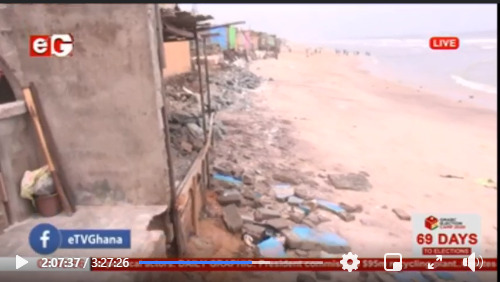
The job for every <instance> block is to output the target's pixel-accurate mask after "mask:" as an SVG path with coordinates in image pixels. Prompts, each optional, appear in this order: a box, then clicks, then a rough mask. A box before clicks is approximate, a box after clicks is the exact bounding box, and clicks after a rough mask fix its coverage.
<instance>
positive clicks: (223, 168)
mask: <svg viewBox="0 0 500 282" xmlns="http://www.w3.org/2000/svg"><path fill="white" fill-rule="evenodd" d="M213 170H214V172H216V173H220V174H224V175H231V171H232V170H233V166H232V164H231V163H229V162H223V163H220V164H216V165H214V166H213Z"/></svg>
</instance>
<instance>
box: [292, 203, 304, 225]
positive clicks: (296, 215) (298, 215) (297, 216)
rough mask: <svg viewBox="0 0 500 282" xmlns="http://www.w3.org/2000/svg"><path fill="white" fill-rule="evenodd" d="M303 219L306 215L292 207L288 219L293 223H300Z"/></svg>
mask: <svg viewBox="0 0 500 282" xmlns="http://www.w3.org/2000/svg"><path fill="white" fill-rule="evenodd" d="M305 217H306V213H305V212H304V211H303V210H302V209H300V208H298V207H293V208H292V210H291V211H290V214H289V215H288V218H289V219H290V220H291V221H293V222H295V223H301V222H302V220H303V219H304V218H305Z"/></svg>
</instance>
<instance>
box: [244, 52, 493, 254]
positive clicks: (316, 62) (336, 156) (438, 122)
mask: <svg viewBox="0 0 500 282" xmlns="http://www.w3.org/2000/svg"><path fill="white" fill-rule="evenodd" d="M357 64H358V62H357V61H356V60H355V59H354V58H346V57H343V56H336V55H335V54H333V53H328V52H326V53H323V54H320V55H315V56H311V57H306V56H305V53H303V52H299V51H295V52H293V53H283V54H282V56H281V57H280V59H279V60H278V61H276V60H271V59H270V60H262V61H257V62H255V63H253V65H252V70H254V71H255V72H256V73H257V74H258V75H262V76H264V77H270V78H272V79H273V81H271V82H269V83H268V85H267V89H266V90H265V91H263V92H262V93H259V94H256V96H255V97H254V99H255V101H256V102H257V105H259V106H260V107H262V108H263V109H266V108H267V109H268V110H264V111H263V112H265V113H266V116H267V117H268V118H269V120H272V118H275V119H276V118H278V119H281V120H286V121H289V122H290V123H291V127H292V131H291V132H292V136H293V137H294V139H295V140H296V142H295V147H294V148H293V150H289V154H290V156H289V157H290V158H293V159H297V160H299V161H298V162H296V163H295V164H294V165H295V166H296V167H297V168H299V169H301V170H309V171H311V170H312V171H315V172H317V173H327V174H328V173H337V172H340V173H346V172H357V171H360V170H362V171H366V172H368V173H369V174H370V181H371V183H372V184H373V186H374V188H373V189H372V190H371V191H370V192H354V191H339V190H335V189H334V188H333V187H331V186H328V185H326V184H325V185H322V188H321V187H320V191H318V193H320V194H322V195H321V196H324V197H326V198H328V199H331V200H332V201H335V202H340V201H343V202H347V203H351V204H361V205H362V206H363V207H364V212H363V213H362V214H361V215H358V218H357V219H356V221H355V222H349V223H346V222H343V221H342V220H340V219H339V218H333V219H332V228H333V229H335V230H336V231H337V232H338V233H340V234H341V235H342V236H344V237H346V238H347V239H348V241H349V242H350V243H351V246H352V247H353V250H354V251H355V252H356V253H357V254H359V255H360V256H363V257H372V256H373V257H381V256H383V254H384V253H386V252H389V251H394V252H400V253H403V254H406V255H411V252H412V251H411V250H412V226H411V223H410V222H409V221H401V220H399V219H398V218H397V217H396V216H395V215H394V214H393V213H392V212H391V210H392V209H393V208H399V209H403V210H405V211H406V212H408V213H410V214H412V213H418V212H422V213H477V214H480V215H481V218H482V231H481V232H482V249H483V256H490V257H492V256H496V251H497V247H496V244H497V239H496V238H497V226H496V222H497V218H496V215H497V210H496V209H497V203H496V197H497V190H496V189H491V188H485V187H482V186H481V185H479V184H478V183H477V181H476V180H477V179H478V178H493V179H494V180H495V181H496V179H495V178H496V172H497V161H496V158H497V145H496V134H497V132H496V130H497V128H496V122H497V121H496V113H495V112H492V111H488V110H483V109H480V108H476V106H474V105H472V104H467V103H466V102H463V103H461V104H458V103H456V101H448V100H445V99H444V98H441V97H437V96H435V95H432V94H430V93H425V92H423V91H422V90H418V89H412V88H409V87H405V86H403V85H398V84H396V83H392V82H388V81H384V80H381V79H378V78H374V77H372V76H370V75H369V74H368V73H366V72H363V71H360V70H359V69H358V68H357ZM283 161H286V160H283ZM445 174H451V175H456V176H461V177H463V178H464V179H448V178H442V177H440V175H445Z"/></svg>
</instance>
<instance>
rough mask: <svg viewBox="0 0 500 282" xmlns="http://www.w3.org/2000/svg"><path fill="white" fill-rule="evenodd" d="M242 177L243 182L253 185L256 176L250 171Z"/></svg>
mask: <svg viewBox="0 0 500 282" xmlns="http://www.w3.org/2000/svg"><path fill="white" fill-rule="evenodd" d="M241 178H242V181H243V184H245V185H252V184H253V183H254V178H253V177H252V176H251V175H250V174H248V173H243V175H242V177H241Z"/></svg>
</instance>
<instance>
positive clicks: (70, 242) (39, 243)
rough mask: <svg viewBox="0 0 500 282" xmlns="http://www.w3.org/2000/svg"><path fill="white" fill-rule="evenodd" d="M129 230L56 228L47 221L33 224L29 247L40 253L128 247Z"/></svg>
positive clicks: (129, 244) (129, 243)
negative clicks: (59, 249) (60, 250)
mask: <svg viewBox="0 0 500 282" xmlns="http://www.w3.org/2000/svg"><path fill="white" fill-rule="evenodd" d="M130 237H131V232H130V230H126V229H119V230H100V229H80V230H79V229H74V230H64V229H57V228H56V227H55V226H53V225H51V224H47V223H43V224H39V225H37V226H35V227H34V228H33V229H32V230H31V232H30V235H29V243H30V246H31V248H32V249H33V250H34V251H35V252H37V253H39V254H42V255H48V254H52V253H54V252H55V251H56V250H57V249H58V248H62V249H129V248H130V246H131V242H130Z"/></svg>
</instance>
